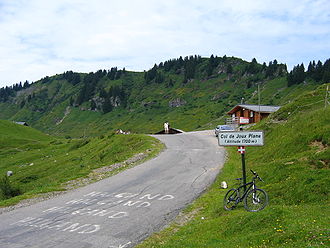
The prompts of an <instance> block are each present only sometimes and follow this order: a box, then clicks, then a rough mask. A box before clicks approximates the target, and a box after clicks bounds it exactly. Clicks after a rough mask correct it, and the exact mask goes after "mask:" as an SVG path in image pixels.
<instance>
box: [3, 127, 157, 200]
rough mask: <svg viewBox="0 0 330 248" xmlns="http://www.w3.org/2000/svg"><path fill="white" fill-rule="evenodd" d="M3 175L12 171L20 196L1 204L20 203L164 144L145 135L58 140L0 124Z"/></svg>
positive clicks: (112, 135) (13, 182) (150, 152)
mask: <svg viewBox="0 0 330 248" xmlns="http://www.w3.org/2000/svg"><path fill="white" fill-rule="evenodd" d="M0 141H1V143H0V144H1V152H0V160H1V165H0V175H5V174H6V172H7V171H13V173H14V174H13V176H12V177H10V183H11V185H12V186H13V187H14V188H19V190H20V191H21V193H22V194H21V195H19V196H16V197H14V198H10V199H8V200H6V197H5V196H4V195H2V194H1V189H0V205H8V204H13V203H17V202H18V201H19V200H21V199H24V198H28V197H31V196H33V195H35V194H38V193H44V192H49V191H54V190H63V183H65V182H67V181H69V180H73V179H76V178H80V177H85V176H87V175H88V174H89V173H90V172H91V171H92V170H93V169H96V168H99V167H102V166H106V165H111V164H114V163H118V162H122V161H125V160H127V159H128V158H130V157H132V156H133V155H134V154H138V153H147V155H148V156H154V155H155V153H157V152H159V150H160V149H161V147H162V145H161V144H160V143H159V141H157V140H156V139H154V138H152V137H148V136H144V135H114V134H111V133H110V134H109V135H103V136H100V137H98V138H91V139H58V138H54V137H51V136H48V135H44V134H42V133H41V132H39V131H37V130H35V129H32V128H30V127H24V126H20V125H17V124H14V123H11V122H9V121H0Z"/></svg>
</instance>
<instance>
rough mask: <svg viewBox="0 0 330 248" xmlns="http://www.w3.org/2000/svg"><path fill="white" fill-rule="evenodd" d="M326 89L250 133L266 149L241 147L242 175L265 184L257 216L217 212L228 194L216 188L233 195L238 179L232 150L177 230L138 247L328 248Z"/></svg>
mask: <svg viewBox="0 0 330 248" xmlns="http://www.w3.org/2000/svg"><path fill="white" fill-rule="evenodd" d="M328 86H330V85H329V84H328ZM325 89H326V85H323V86H321V87H319V88H318V89H317V90H315V91H311V92H308V93H306V94H303V95H302V96H300V97H298V98H297V99H294V100H293V101H292V102H291V103H289V104H287V105H285V106H283V107H282V108H281V110H280V111H278V112H276V113H275V114H273V115H272V116H271V118H270V119H268V120H266V121H263V122H262V123H261V124H259V125H257V126H256V127H255V129H258V130H260V129H261V130H264V131H265V133H266V138H265V146H263V147H248V148H247V153H246V158H247V161H246V162H247V168H248V171H249V169H252V170H255V171H257V172H258V174H259V175H260V176H261V177H262V179H263V180H264V181H265V182H258V183H257V185H258V186H259V187H260V188H262V189H264V190H266V191H267V193H268V195H269V198H270V201H269V206H267V207H266V208H265V209H264V210H262V211H260V212H256V213H251V212H247V211H245V209H244V208H243V206H242V204H241V205H240V206H239V207H238V208H236V209H235V210H232V211H226V210H224V209H223V204H222V202H223V197H224V195H225V193H226V191H227V190H224V189H219V185H220V182H221V181H227V183H228V184H229V188H232V187H235V186H236V185H235V184H236V182H235V178H238V177H241V161H240V156H239V154H237V151H236V150H237V148H232V149H228V150H229V152H230V154H229V155H230V159H229V161H228V162H227V163H226V165H225V167H224V169H223V171H222V173H221V174H220V175H219V177H218V179H217V182H216V183H215V184H214V185H213V186H212V188H211V189H210V190H209V191H208V192H207V193H206V194H205V195H203V196H202V197H201V198H200V199H198V200H197V201H196V202H195V203H194V204H193V205H192V206H191V207H190V208H189V209H188V210H187V211H186V213H185V214H184V215H183V216H182V218H179V219H178V222H177V223H174V224H173V225H172V226H171V227H170V228H169V229H166V230H164V231H163V232H161V233H159V234H156V235H154V236H153V237H152V238H151V239H149V240H147V241H146V242H145V243H143V244H142V245H140V246H138V247H141V248H142V247H192V248H194V247H196V248H197V247H327V246H329V244H330V243H329V228H328V223H329V221H330V217H329V216H330V215H329V207H328V206H329V203H330V198H329V187H328V186H329V184H330V179H329V178H330V170H329V163H330V149H329V145H330V132H329V130H330V124H329V123H330V105H329V104H328V105H327V106H325ZM329 100H330V99H328V101H329ZM248 176H249V178H250V176H251V174H250V173H249V174H248ZM200 233H203V235H200Z"/></svg>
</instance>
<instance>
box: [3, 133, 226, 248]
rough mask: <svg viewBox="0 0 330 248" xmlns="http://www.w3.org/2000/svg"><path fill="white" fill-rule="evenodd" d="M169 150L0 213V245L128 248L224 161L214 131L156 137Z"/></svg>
mask: <svg viewBox="0 0 330 248" xmlns="http://www.w3.org/2000/svg"><path fill="white" fill-rule="evenodd" d="M155 137H156V138H158V139H160V140H161V141H162V142H164V143H165V145H166V147H167V149H166V150H165V151H163V152H162V153H161V154H160V155H159V156H158V157H156V158H154V159H152V160H149V161H147V162H145V163H143V164H141V165H138V166H136V167H134V168H131V169H128V170H126V171H124V172H122V173H120V174H118V175H115V176H113V177H110V178H107V179H104V180H102V181H99V182H96V183H93V184H90V185H88V186H85V187H82V188H79V189H76V190H73V191H71V192H69V193H67V194H63V195H60V196H58V197H56V198H53V199H50V200H47V201H43V202H39V203H36V204H34V205H31V206H28V207H23V208H19V209H16V210H13V211H11V212H7V213H3V214H2V215H0V247H4V248H23V247H24V248H53V247H57V248H89V247H95V248H129V247H133V246H135V245H136V244H138V243H139V242H141V241H142V240H143V239H145V238H146V237H148V236H149V235H150V234H151V233H153V232H155V231H159V230H161V229H162V228H163V227H164V226H165V225H166V224H168V222H169V221H171V220H173V219H174V217H175V216H176V215H177V214H178V213H179V212H180V210H182V209H183V208H184V207H185V206H187V204H189V203H191V202H192V201H193V200H194V199H195V198H196V197H198V196H199V195H200V194H201V193H202V192H203V191H204V190H205V189H206V188H207V187H208V186H209V185H210V184H211V183H212V182H213V181H214V179H215V177H216V175H217V174H218V172H219V170H220V168H221V167H222V165H223V163H224V160H225V151H224V149H223V148H220V147H219V146H218V145H217V139H216V138H215V136H214V134H213V132H211V131H201V132H190V133H182V134H177V135H158V136H155Z"/></svg>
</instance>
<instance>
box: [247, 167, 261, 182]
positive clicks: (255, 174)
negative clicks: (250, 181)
mask: <svg viewBox="0 0 330 248" xmlns="http://www.w3.org/2000/svg"><path fill="white" fill-rule="evenodd" d="M250 171H251V172H252V174H253V175H254V176H255V177H256V178H258V179H259V180H260V181H262V182H263V181H264V180H262V179H261V177H259V175H258V173H257V172H255V171H253V170H251V169H250Z"/></svg>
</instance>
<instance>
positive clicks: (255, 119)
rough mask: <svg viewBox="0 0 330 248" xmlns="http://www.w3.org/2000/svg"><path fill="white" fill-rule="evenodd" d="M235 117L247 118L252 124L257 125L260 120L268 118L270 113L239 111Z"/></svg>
mask: <svg viewBox="0 0 330 248" xmlns="http://www.w3.org/2000/svg"><path fill="white" fill-rule="evenodd" d="M234 114H235V117H238V118H240V117H246V118H249V120H250V123H257V122H259V121H260V120H262V119H264V118H266V117H267V116H268V115H269V114H268V113H260V114H259V112H254V111H252V110H249V109H244V110H243V109H239V110H238V111H236V112H235V113H234Z"/></svg>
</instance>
